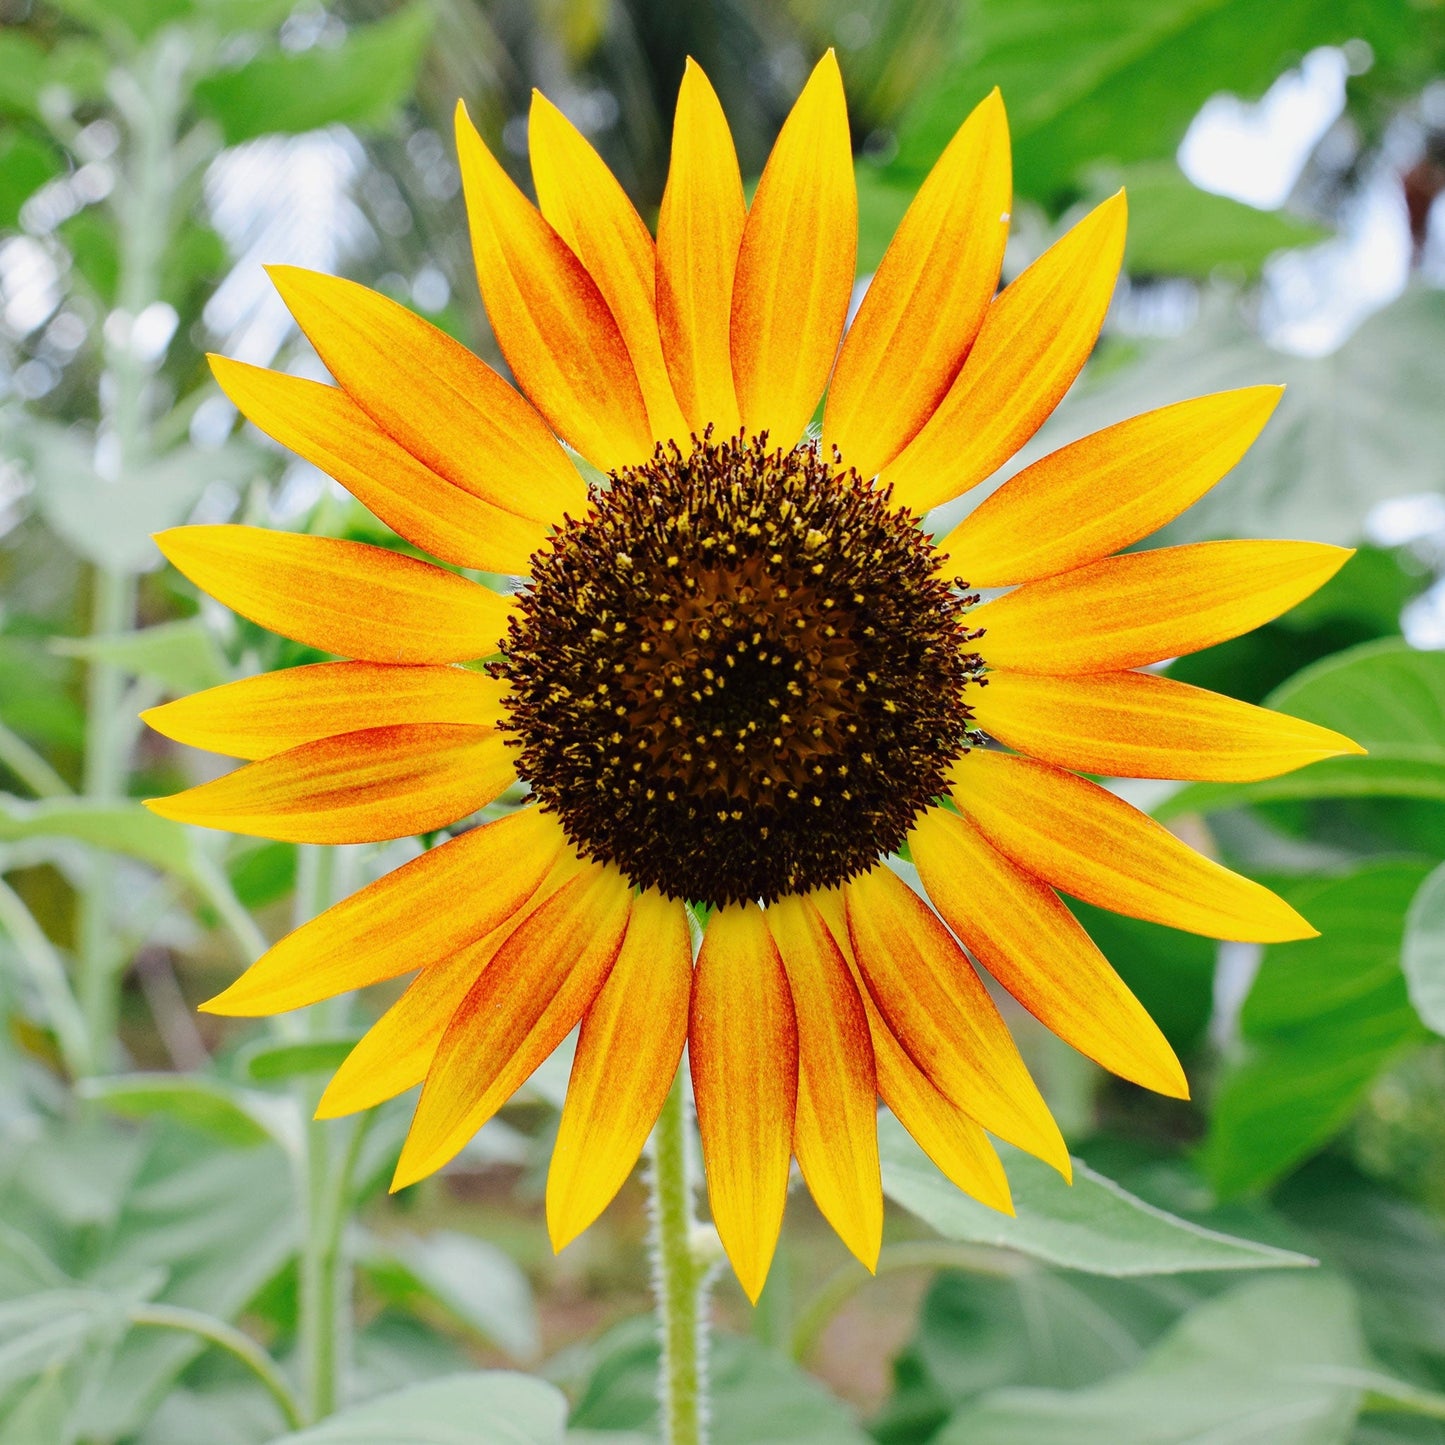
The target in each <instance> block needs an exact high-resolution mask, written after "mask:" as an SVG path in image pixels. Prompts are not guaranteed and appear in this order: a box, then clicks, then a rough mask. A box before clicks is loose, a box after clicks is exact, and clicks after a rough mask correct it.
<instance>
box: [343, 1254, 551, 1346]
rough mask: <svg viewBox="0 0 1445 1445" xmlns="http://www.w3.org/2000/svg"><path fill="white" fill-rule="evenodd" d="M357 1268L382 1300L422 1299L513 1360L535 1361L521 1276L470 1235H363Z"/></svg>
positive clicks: (531, 1313) (533, 1330) (533, 1324)
mask: <svg viewBox="0 0 1445 1445" xmlns="http://www.w3.org/2000/svg"><path fill="white" fill-rule="evenodd" d="M361 1267H362V1268H363V1269H364V1270H365V1271H366V1272H367V1274H368V1275H370V1277H371V1279H372V1282H373V1283H374V1284H375V1285H376V1287H377V1288H378V1289H379V1290H380V1291H381V1292H382V1294H384V1295H386V1296H387V1297H388V1298H390V1299H392V1300H395V1301H397V1302H398V1303H405V1304H411V1305H414V1304H415V1302H416V1300H417V1298H418V1297H419V1296H420V1297H424V1298H426V1299H430V1300H432V1301H434V1302H435V1303H436V1304H439V1305H441V1306H442V1308H443V1309H445V1310H446V1311H447V1312H448V1313H449V1314H451V1315H454V1316H455V1317H456V1318H457V1319H459V1320H461V1321H462V1323H463V1324H465V1325H467V1326H469V1327H470V1328H472V1329H474V1330H476V1331H477V1332H478V1333H479V1334H481V1335H483V1336H484V1337H485V1338H487V1339H489V1340H491V1341H493V1342H494V1343H495V1344H498V1345H501V1346H502V1348H503V1349H505V1350H506V1351H507V1353H508V1354H509V1355H511V1356H512V1357H513V1358H514V1359H518V1360H531V1359H535V1358H536V1355H537V1351H538V1349H539V1347H540V1339H539V1336H538V1332H537V1315H536V1310H535V1308H534V1307H533V1304H532V1290H531V1286H530V1285H528V1283H527V1277H526V1275H524V1274H523V1273H522V1271H521V1270H520V1269H519V1268H518V1266H517V1264H516V1262H515V1261H514V1260H513V1259H512V1258H511V1256H510V1255H508V1254H507V1253H506V1252H505V1251H503V1250H501V1249H498V1248H497V1246H496V1245H494V1244H488V1243H487V1241H486V1240H484V1239H477V1238H476V1237H474V1236H473V1235H469V1234H458V1233H456V1232H455V1231H453V1230H440V1231H438V1232H437V1233H436V1234H432V1235H428V1236H427V1237H426V1238H425V1239H418V1238H416V1237H414V1236H401V1237H399V1238H382V1237H379V1236H374V1235H373V1236H369V1237H368V1240H367V1247H366V1250H365V1252H364V1254H363V1256H362V1259H361Z"/></svg>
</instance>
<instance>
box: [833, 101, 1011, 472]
mask: <svg viewBox="0 0 1445 1445" xmlns="http://www.w3.org/2000/svg"><path fill="white" fill-rule="evenodd" d="M1012 195H1013V180H1012V172H1011V168H1010V164H1009V141H1008V118H1007V116H1005V114H1004V108H1003V100H1002V98H1001V97H1000V96H999V93H998V91H997V90H995V91H994V92H993V93H992V94H991V95H989V96H988V97H986V98H985V99H984V100H983V101H982V102H981V103H980V104H979V105H978V106H977V107H976V108H975V110H974V112H973V114H972V115H970V116H969V117H968V119H967V120H966V121H964V123H963V124H962V125H961V126H960V127H959V128H958V133H957V134H956V135H955V136H954V138H953V140H952V141H951V142H950V143H949V146H948V149H947V150H945V151H944V153H943V154H942V156H940V157H939V160H938V163H937V164H936V165H935V166H934V167H933V170H932V171H931V172H930V173H929V176H928V178H927V180H925V181H924V183H923V185H922V186H921V187H920V188H919V191H918V195H917V196H916V197H915V198H914V201H913V204H912V205H910V206H909V208H908V213H907V214H906V215H905V216H904V217H903V221H902V224H900V226H899V227H898V231H897V234H896V235H895V236H894V237H893V241H892V243H891V244H890V245H889V247H888V250H887V252H886V253H885V254H884V257H883V260H882V263H881V264H880V265H879V267H878V270H877V273H876V274H875V275H874V277H873V279H872V281H870V282H869V283H868V293H867V295H866V296H864V298H863V304H862V305H861V306H860V307H859V308H858V315H857V316H856V317H855V318H854V319H853V324H852V326H850V327H849V328H848V334H847V336H846V337H844V339H843V349H842V351H840V352H839V353H838V365H837V367H836V369H835V370H834V372H833V381H832V385H831V386H830V387H829V389H828V408H827V412H826V414H825V416H824V418H823V443H824V447H825V449H826V448H828V447H829V446H830V445H833V444H836V445H837V446H838V448H839V449H840V450H841V451H842V453H843V460H844V461H845V462H846V463H848V465H849V466H852V467H854V468H856V469H857V471H858V473H859V475H860V476H865V477H870V476H872V475H873V474H874V473H876V472H880V471H882V470H883V468H884V467H885V466H887V465H888V463H889V462H891V461H892V460H893V459H894V457H896V456H897V455H898V453H899V452H901V451H902V450H903V448H904V447H905V446H907V445H908V443H909V442H911V441H912V440H913V438H914V437H915V436H917V435H918V431H919V429H920V428H921V427H922V426H923V424H924V423H925V422H926V421H927V420H928V418H929V417H930V416H932V415H933V413H934V411H935V409H936V408H937V406H938V404H939V402H940V401H942V400H943V397H944V394H945V393H946V392H947V391H948V388H949V386H950V385H952V383H953V379H954V377H955V376H957V375H958V369H959V367H960V366H961V365H962V364H963V359H964V357H965V356H967V354H968V348H969V347H970V346H971V345H972V344H973V340H974V337H975V336H976V335H977V334H978V328H979V326H980V325H982V323H983V318H984V313H985V312H986V311H987V309H988V304H989V302H990V301H991V300H992V299H993V293H994V290H995V289H996V287H997V286H998V273H999V267H1000V265H1001V264H1002V263H1003V252H1004V246H1005V244H1006V243H1007V241H1008V221H1009V210H1010V207H1011V206H1012Z"/></svg>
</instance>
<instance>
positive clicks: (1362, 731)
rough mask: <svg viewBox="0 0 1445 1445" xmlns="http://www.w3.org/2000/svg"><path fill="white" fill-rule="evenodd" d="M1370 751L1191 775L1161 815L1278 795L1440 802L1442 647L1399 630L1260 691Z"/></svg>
mask: <svg viewBox="0 0 1445 1445" xmlns="http://www.w3.org/2000/svg"><path fill="white" fill-rule="evenodd" d="M1266 702H1267V704H1268V706H1270V707H1273V708H1278V709H1279V711H1281V712H1287V713H1290V714H1292V715H1293V716H1295V717H1302V718H1305V719H1307V720H1308V721H1309V722H1316V723H1320V724H1322V725H1323V726H1324V727H1328V728H1334V729H1335V730H1336V731H1338V732H1342V733H1344V734H1345V736H1346V737H1352V738H1354V739H1355V740H1356V741H1357V742H1358V743H1359V744H1360V745H1361V746H1362V747H1365V748H1368V749H1369V755H1368V756H1367V757H1363V758H1361V757H1347V758H1328V759H1326V760H1325V761H1324V762H1320V763H1312V764H1311V765H1310V766H1309V767H1307V768H1302V769H1301V770H1300V771H1299V772H1296V773H1286V774H1285V775H1284V776H1283V777H1282V778H1266V779H1264V780H1263V781H1262V782H1258V783H1194V784H1192V785H1191V786H1189V787H1187V788H1183V789H1181V790H1180V791H1179V792H1177V793H1175V794H1173V795H1172V796H1171V797H1170V798H1169V799H1168V800H1167V801H1166V802H1165V803H1164V804H1163V805H1162V806H1161V807H1160V808H1159V809H1157V810H1156V812H1157V816H1159V817H1161V818H1172V817H1177V816H1179V815H1180V814H1182V813H1207V812H1211V811H1215V810H1218V809H1220V808H1236V807H1242V806H1244V805H1245V804H1248V803H1259V802H1269V801H1272V800H1276V799H1281V798H1380V797H1391V798H1426V799H1430V800H1432V801H1435V802H1445V652H1420V651H1418V650H1416V649H1415V648H1412V647H1411V646H1410V645H1409V644H1408V643H1406V642H1404V641H1401V640H1400V639H1398V638H1385V639H1382V640H1381V641H1379V642H1366V643H1363V644H1362V645H1361V646H1359V647H1352V648H1349V649H1348V650H1347V651H1345V652H1340V653H1336V654H1335V655H1334V656H1333V657H1327V658H1325V659H1323V660H1322V661H1320V662H1317V663H1315V664H1314V665H1313V666H1311V667H1307V668H1304V669H1303V670H1302V671H1300V672H1298V673H1296V674H1295V675H1294V676H1293V677H1292V678H1290V679H1289V681H1288V682H1286V683H1284V684H1283V685H1282V686H1280V687H1278V688H1276V689H1275V690H1274V692H1273V693H1271V694H1270V696H1269V697H1268V698H1267V699H1266Z"/></svg>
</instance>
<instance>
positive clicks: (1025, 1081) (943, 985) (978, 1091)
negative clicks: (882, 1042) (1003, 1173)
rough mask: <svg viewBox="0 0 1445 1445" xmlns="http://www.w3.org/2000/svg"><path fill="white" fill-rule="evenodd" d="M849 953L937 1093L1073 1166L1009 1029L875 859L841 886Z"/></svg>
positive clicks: (940, 929) (931, 918) (926, 912)
mask: <svg viewBox="0 0 1445 1445" xmlns="http://www.w3.org/2000/svg"><path fill="white" fill-rule="evenodd" d="M843 898H844V902H845V904H846V909H847V917H848V934H849V937H850V938H851V939H852V941H853V956H854V957H855V958H856V959H857V960H858V968H859V971H860V972H861V973H862V975H863V981H864V983H866V984H867V986H868V991H869V993H871V994H872V995H873V1002H874V1003H875V1004H877V1006H878V1012H879V1013H880V1014H881V1015H882V1016H883V1020H884V1022H885V1023H886V1024H887V1025H888V1027H889V1028H890V1029H891V1030H892V1031H893V1034H894V1036H895V1037H896V1038H897V1040H898V1042H899V1043H900V1044H902V1045H903V1047H904V1049H906V1050H907V1052H908V1056H909V1057H910V1058H911V1059H912V1060H913V1062H914V1063H915V1064H916V1065H917V1066H918V1067H919V1068H920V1069H921V1070H922V1071H923V1072H924V1073H925V1074H926V1075H927V1076H928V1078H929V1079H930V1080H931V1081H932V1082H933V1084H934V1085H935V1086H936V1087H937V1088H938V1089H939V1091H940V1092H941V1093H942V1094H943V1095H944V1096H945V1097H946V1098H948V1099H949V1100H950V1101H951V1102H953V1103H954V1104H956V1105H957V1106H958V1107H959V1108H960V1109H962V1110H964V1111H965V1112H966V1113H967V1114H968V1115H969V1116H970V1117H971V1118H972V1119H973V1120H974V1121H975V1122H976V1123H978V1124H981V1125H982V1126H983V1127H984V1128H985V1129H987V1130H989V1132H990V1133H993V1134H997V1135H999V1137H1000V1138H1003V1139H1007V1140H1008V1141H1009V1143H1011V1144H1017V1145H1018V1146H1019V1148H1020V1149H1027V1150H1028V1152H1029V1153H1030V1154H1036V1155H1037V1156H1038V1157H1039V1158H1040V1159H1043V1160H1044V1161H1045V1162H1046V1163H1049V1164H1052V1165H1053V1167H1054V1168H1055V1169H1057V1170H1058V1171H1059V1172H1060V1173H1061V1174H1063V1175H1064V1177H1065V1178H1068V1177H1070V1175H1071V1173H1072V1166H1071V1165H1070V1163H1069V1151H1068V1149H1067V1147H1066V1146H1065V1144H1064V1139H1063V1135H1062V1134H1060V1133H1059V1127H1058V1125H1057V1124H1056V1123H1054V1119H1053V1115H1052V1114H1050V1113H1049V1109H1048V1105H1047V1104H1045V1103H1044V1101H1043V1098H1042V1096H1041V1095H1040V1094H1039V1091H1038V1089H1037V1087H1036V1086H1035V1084H1034V1081H1033V1080H1032V1079H1031V1078H1030V1077H1029V1071H1028V1069H1027V1068H1025V1067H1024V1061H1023V1060H1022V1059H1021V1058H1020V1057H1019V1051H1018V1047H1017V1045H1015V1043H1014V1041H1013V1039H1012V1037H1011V1036H1010V1034H1009V1031H1008V1026H1007V1025H1006V1024H1005V1023H1004V1021H1003V1018H1002V1017H1001V1016H1000V1014H999V1011H998V1008H997V1007H996V1006H995V1004H994V1001H993V1000H992V999H991V998H990V997H989V995H988V990H987V989H986V988H985V987H984V986H983V983H982V982H981V981H980V979H979V977H978V975H977V974H976V973H975V972H974V971H973V965H972V964H971V963H969V961H968V959H967V958H966V957H965V956H964V953H963V950H962V949H961V948H959V946H958V944H957V943H955V942H954V940H953V938H952V937H951V936H950V935H949V932H948V930H947V929H946V928H945V927H944V926H943V924H942V923H940V922H939V921H938V918H937V917H936V916H935V914H934V912H933V910H932V909H931V908H929V906H928V905H927V904H926V903H925V902H924V901H923V900H922V899H921V898H920V897H919V896H918V895H917V894H916V893H915V892H914V891H913V890H912V889H911V888H910V887H909V886H908V885H907V884H906V883H904V882H903V880H902V879H901V878H899V877H898V875H897V874H896V873H894V872H893V871H892V870H891V869H889V868H888V867H886V866H885V865H882V864H880V865H879V866H878V867H876V868H874V869H873V870H872V872H870V873H865V874H864V875H863V876H862V877H861V878H855V879H854V880H853V881H852V882H851V883H847V884H845V885H844V887H843Z"/></svg>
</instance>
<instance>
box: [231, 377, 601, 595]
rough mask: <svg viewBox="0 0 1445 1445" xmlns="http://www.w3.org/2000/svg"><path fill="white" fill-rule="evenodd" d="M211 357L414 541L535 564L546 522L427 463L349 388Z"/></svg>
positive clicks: (499, 564) (264, 422)
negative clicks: (504, 506) (482, 496)
mask: <svg viewBox="0 0 1445 1445" xmlns="http://www.w3.org/2000/svg"><path fill="white" fill-rule="evenodd" d="M210 363H211V370H212V372H214V373H215V377H216V380H217V381H218V382H219V383H220V386H221V390H222V391H224V392H225V393H226V395H227V396H228V397H230V399H231V400H232V401H233V402H235V404H236V405H237V407H239V408H240V410H241V412H242V413H243V414H244V415H245V416H246V417H247V418H248V419H249V420H250V421H252V422H253V423H254V424H255V425H256V426H258V427H260V428H261V430H262V431H263V432H265V433H266V435H267V436H269V437H273V438H274V439H275V440H276V441H278V442H280V443H281V445H282V446H284V447H289V448H290V450H292V451H293V452H295V453H296V454H297V455H298V456H300V457H304V458H305V459H306V460H307V461H308V462H310V463H311V464H312V465H313V466H317V467H320V468H321V470H322V471H324V472H326V473H327V474H328V475H330V476H333V477H335V478H336V480H337V481H338V482H340V483H341V485H342V486H343V487H345V488H346V490H347V491H348V492H350V493H351V495H352V496H353V497H355V498H356V499H357V501H359V502H361V503H362V504H363V505H364V506H366V507H369V508H370V509H371V510H372V511H373V512H375V513H376V515H377V516H378V517H380V518H381V520H382V521H383V522H385V523H386V524H387V526H389V527H391V528H392V529H394V530H395V531H396V532H397V533H399V534H400V535H401V536H403V537H405V538H406V540H407V541H408V542H410V543H412V545H413V546H416V547H420V548H422V549H423V550H424V551H427V552H430V553H431V554H432V555H433V556H434V557H440V558H441V559H442V561H443V562H453V563H455V564H456V565H457V566H459V567H479V568H482V569H483V570H485V571H488V572H512V573H522V572H525V571H526V570H527V565H528V559H529V558H530V557H531V555H532V553H533V552H535V551H536V550H537V548H538V547H539V546H540V545H541V542H542V538H543V535H544V528H543V527H542V525H541V524H540V523H539V522H534V521H531V520H529V519H527V518H526V517H519V516H515V515H514V514H513V513H511V512H504V511H503V510H502V509H501V508H500V507H497V506H494V505H493V504H492V503H490V502H485V501H482V500H481V499H480V498H479V497H477V496H475V495H473V494H472V493H471V492H469V491H465V490H463V489H462V488H461V487H458V486H456V485H455V484H454V483H452V482H450V481H448V480H447V479H446V478H445V477H443V476H441V475H440V474H439V473H437V472H434V471H432V469H431V468H430V467H428V466H426V465H425V464H424V463H422V462H419V461H417V459H416V458H415V457H414V456H412V454H411V453H410V452H408V451H406V450H405V449H404V448H403V447H402V446H401V445H400V444H399V443H398V442H395V441H393V440H392V439H391V437H389V436H388V435H387V434H386V433H385V432H384V431H382V429H381V428H380V427H379V426H377V424H376V423H375V422H374V421H372V419H371V418H370V417H369V416H367V414H366V413H365V412H364V411H362V409H361V408H360V407H359V406H357V404H356V403H355V402H354V401H352V400H351V398H350V397H349V396H348V395H347V394H346V393H345V392H344V391H342V390H340V389H339V388H337V387H334V386H322V385H321V384H320V383H319V382H315V381H304V380H303V379H302V378H301V377H299V376H287V375H285V374H284V373H282V372H279V371H266V370H264V369H263V368H262V367H259V366H246V365H244V364H243V363H241V362H239V361H230V360H227V358H225V357H224V356H212V357H211V358H210ZM574 471H575V468H574Z"/></svg>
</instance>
